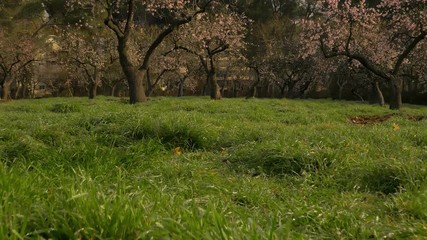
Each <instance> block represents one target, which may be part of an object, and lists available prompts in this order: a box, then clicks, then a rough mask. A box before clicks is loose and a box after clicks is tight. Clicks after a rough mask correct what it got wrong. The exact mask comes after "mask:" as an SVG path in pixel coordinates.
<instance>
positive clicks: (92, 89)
mask: <svg viewBox="0 0 427 240" xmlns="http://www.w3.org/2000/svg"><path fill="white" fill-rule="evenodd" d="M95 96H96V83H95V82H94V81H93V80H92V81H90V82H89V99H94V98H95Z"/></svg>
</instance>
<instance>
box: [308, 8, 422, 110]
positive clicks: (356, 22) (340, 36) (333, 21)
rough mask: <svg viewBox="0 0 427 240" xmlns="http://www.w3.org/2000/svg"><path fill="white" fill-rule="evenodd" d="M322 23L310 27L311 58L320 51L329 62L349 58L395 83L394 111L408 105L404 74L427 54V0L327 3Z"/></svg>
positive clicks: (391, 87)
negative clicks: (425, 46) (403, 96)
mask: <svg viewBox="0 0 427 240" xmlns="http://www.w3.org/2000/svg"><path fill="white" fill-rule="evenodd" d="M323 6H324V8H323V9H322V17H321V19H320V20H317V19H310V20H306V21H305V22H304V24H305V29H306V31H305V32H304V34H305V41H306V46H307V47H306V48H305V56H309V55H312V54H314V53H315V52H316V51H318V49H319V48H318V47H319V46H320V50H321V51H322V53H323V54H324V56H325V57H328V58H329V57H338V56H343V57H346V58H348V59H350V60H355V63H357V64H361V65H363V66H364V67H365V68H367V69H368V70H369V71H371V72H372V73H373V74H375V75H377V76H379V77H381V78H382V79H384V80H386V81H387V82H389V83H390V89H391V94H390V95H391V99H390V108H392V109H399V108H400V107H401V104H402V99H401V92H402V86H403V83H402V79H401V76H400V74H401V69H402V67H403V66H404V65H407V64H410V63H411V61H412V59H413V58H412V56H413V55H416V54H423V53H422V52H423V51H425V49H424V50H421V49H420V46H421V44H420V43H422V42H423V41H424V40H425V39H426V36H427V27H426V26H427V0H403V1H398V0H387V1H386V0H383V1H381V2H380V3H379V4H378V5H377V6H375V7H369V6H368V5H367V3H366V1H365V0H361V1H359V3H357V4H354V3H353V1H351V0H344V1H338V0H323Z"/></svg>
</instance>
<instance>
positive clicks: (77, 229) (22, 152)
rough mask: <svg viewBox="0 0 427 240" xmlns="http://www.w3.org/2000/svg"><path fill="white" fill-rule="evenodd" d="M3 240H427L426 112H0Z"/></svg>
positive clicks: (253, 104) (98, 108) (252, 104)
mask: <svg viewBox="0 0 427 240" xmlns="http://www.w3.org/2000/svg"><path fill="white" fill-rule="evenodd" d="M0 116H1V117H0V239H48V238H53V239H149V238H152V239H287V238H288V239H308V238H313V239H367V238H372V239H381V238H382V239H385V238H387V239H402V238H410V239H423V238H427V178H426V177H427V117H426V116H427V107H422V106H415V105H405V106H404V108H403V110H401V111H391V110H389V109H387V108H386V107H379V106H371V105H367V104H362V103H355V102H344V101H331V100H278V99H250V100H245V99H223V100H221V101H211V100H209V99H208V98H202V97H185V98H164V97H159V98H152V99H151V100H150V101H149V102H147V103H143V104H137V105H129V104H126V103H125V102H124V101H123V100H121V99H118V98H106V97H99V98H97V99H95V100H88V99H85V98H51V99H38V100H19V101H10V102H2V103H0Z"/></svg>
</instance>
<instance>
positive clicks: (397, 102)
mask: <svg viewBox="0 0 427 240" xmlns="http://www.w3.org/2000/svg"><path fill="white" fill-rule="evenodd" d="M402 88H403V82H402V79H400V78H397V77H393V78H392V79H391V81H390V109H394V110H399V109H401V108H402Z"/></svg>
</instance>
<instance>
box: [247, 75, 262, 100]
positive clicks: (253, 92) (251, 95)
mask: <svg viewBox="0 0 427 240" xmlns="http://www.w3.org/2000/svg"><path fill="white" fill-rule="evenodd" d="M255 71H256V79H255V81H254V82H253V83H252V84H251V86H250V87H249V91H248V93H247V94H246V99H248V98H254V97H255V96H256V94H257V92H256V87H257V86H258V84H259V82H260V81H261V78H260V77H259V71H258V69H255Z"/></svg>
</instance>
